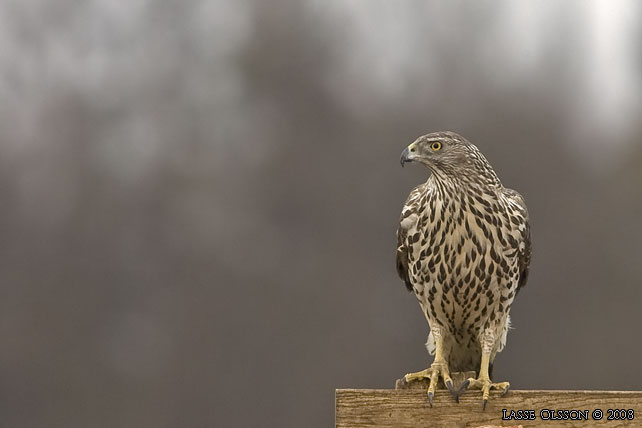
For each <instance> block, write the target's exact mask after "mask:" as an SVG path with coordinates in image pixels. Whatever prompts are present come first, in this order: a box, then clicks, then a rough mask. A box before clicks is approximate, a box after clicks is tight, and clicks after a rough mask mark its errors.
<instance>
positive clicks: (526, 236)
mask: <svg viewBox="0 0 642 428" xmlns="http://www.w3.org/2000/svg"><path fill="white" fill-rule="evenodd" d="M504 195H505V196H506V197H507V198H508V199H509V201H510V202H511V204H512V205H513V207H514V208H515V209H516V210H517V212H518V213H519V215H520V216H521V217H522V220H523V227H522V224H520V226H519V232H520V235H519V244H518V251H517V257H518V266H519V281H518V283H517V291H516V292H519V290H520V288H522V287H523V286H525V285H526V281H527V280H528V269H529V265H530V264H531V227H530V224H529V221H528V210H527V209H526V202H525V201H524V197H523V196H522V195H520V194H519V192H517V191H515V190H513V189H504ZM522 244H523V245H522Z"/></svg>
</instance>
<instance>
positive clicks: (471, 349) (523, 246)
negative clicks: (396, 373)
mask: <svg viewBox="0 0 642 428" xmlns="http://www.w3.org/2000/svg"><path fill="white" fill-rule="evenodd" d="M411 161H412V162H418V163H421V164H423V165H424V166H426V167H428V168H429V169H430V171H431V172H432V174H431V175H430V177H429V178H428V181H426V182H425V183H424V184H421V185H419V186H417V187H416V188H414V189H413V190H412V191H411V192H410V195H409V196H408V199H407V201H406V203H405V205H404V207H403V210H402V212H401V219H400V223H399V228H398V230H397V239H398V247H397V272H398V273H399V276H400V277H401V278H402V279H403V280H404V281H405V284H406V287H407V288H408V290H410V291H414V293H415V295H416V296H417V299H418V300H419V304H420V305H421V309H422V311H423V313H424V315H425V316H426V319H427V320H428V324H429V325H430V334H429V335H428V342H427V343H426V345H427V347H428V351H429V352H430V353H431V354H434V355H435V358H434V362H433V363H432V365H431V366H430V368H428V369H426V370H424V371H422V372H418V373H409V374H407V375H406V376H405V380H406V381H407V382H408V381H411V380H414V379H421V378H429V379H430V384H429V387H428V399H429V401H430V404H431V405H432V403H433V397H434V393H435V388H436V386H437V380H438V378H439V376H442V378H443V380H444V383H445V385H446V386H447V387H448V389H449V390H450V392H451V393H452V394H453V396H455V398H456V399H457V400H458V398H459V394H460V393H461V392H462V391H463V390H465V389H466V388H467V387H471V388H479V389H481V390H482V398H483V406H484V408H485V407H486V403H487V401H488V396H489V392H490V390H491V388H497V389H500V390H503V391H504V392H507V391H508V388H509V386H510V385H509V383H508V382H501V383H493V382H492V381H491V379H490V375H491V374H492V364H493V360H494V359H495V355H496V353H497V352H500V351H501V350H502V349H503V348H504V345H505V344H506V333H507V331H508V328H509V325H510V317H509V313H510V308H511V304H512V303H513V299H514V298H515V295H516V294H517V292H518V291H519V290H520V288H521V287H523V286H524V284H525V283H526V279H527V277H528V267H529V263H530V257H531V244H530V227H529V223H528V212H527V210H526V204H525V203H524V199H523V198H522V196H521V195H520V194H519V193H517V192H516V191H514V190H511V189H507V188H505V187H504V186H502V184H501V182H500V181H499V178H498V177H497V174H495V171H494V170H493V168H492V167H491V166H490V164H489V163H488V161H487V160H486V158H485V157H484V155H483V154H482V153H481V152H480V151H479V149H477V147H475V146H474V145H473V144H471V143H470V142H469V141H467V140H466V139H465V138H463V137H462V136H460V135H458V134H456V133H454V132H436V133H432V134H428V135H424V136H422V137H419V138H418V139H417V140H416V141H415V142H414V143H412V144H411V145H409V146H408V147H407V148H406V149H405V150H404V151H403V153H402V154H401V165H402V166H403V165H404V163H406V162H411ZM472 370H474V371H475V372H476V373H477V374H478V377H477V378H476V379H475V378H470V379H467V380H466V381H465V382H463V384H462V386H461V388H459V389H458V390H455V388H454V386H453V382H452V379H451V377H450V371H453V372H454V371H460V372H463V371H472Z"/></svg>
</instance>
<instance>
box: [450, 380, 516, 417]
mask: <svg viewBox="0 0 642 428" xmlns="http://www.w3.org/2000/svg"><path fill="white" fill-rule="evenodd" d="M468 388H472V389H481V391H482V399H483V407H482V410H486V404H487V403H488V397H489V396H490V390H491V389H498V390H500V391H502V397H503V396H504V395H506V393H507V392H508V390H509V389H510V383H508V382H497V383H495V382H491V380H490V378H489V377H482V376H480V377H478V378H477V379H475V378H468V379H466V380H465V381H464V382H463V383H462V384H461V386H460V387H459V391H458V394H461V393H462V392H464V391H465V390H467V389H468Z"/></svg>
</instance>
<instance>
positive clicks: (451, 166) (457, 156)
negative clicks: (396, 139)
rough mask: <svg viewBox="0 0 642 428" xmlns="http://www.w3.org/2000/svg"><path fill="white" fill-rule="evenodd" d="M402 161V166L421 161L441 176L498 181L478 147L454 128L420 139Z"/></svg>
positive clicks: (404, 152)
mask: <svg viewBox="0 0 642 428" xmlns="http://www.w3.org/2000/svg"><path fill="white" fill-rule="evenodd" d="M400 161H401V166H404V164H405V163H407V162H418V163H420V164H422V165H424V166H427V167H428V168H430V170H431V171H432V172H433V173H434V174H435V175H437V176H438V177H441V178H447V179H456V180H460V181H461V180H462V179H463V180H465V181H479V180H480V179H481V180H483V181H485V182H488V181H497V182H498V181H499V180H498V179H497V176H496V175H495V172H494V171H493V169H492V167H491V166H490V164H489V163H488V161H487V160H486V158H485V157H484V155H483V154H482V153H481V152H480V151H479V149H477V147H476V146H475V145H474V144H471V143H470V142H469V141H468V140H466V139H465V138H464V137H462V136H461V135H459V134H457V133H455V132H451V131H445V132H433V133H431V134H426V135H423V136H421V137H419V138H417V139H416V140H415V141H414V142H413V143H412V144H411V145H409V146H408V147H406V148H405V149H404V151H403V152H401V158H400Z"/></svg>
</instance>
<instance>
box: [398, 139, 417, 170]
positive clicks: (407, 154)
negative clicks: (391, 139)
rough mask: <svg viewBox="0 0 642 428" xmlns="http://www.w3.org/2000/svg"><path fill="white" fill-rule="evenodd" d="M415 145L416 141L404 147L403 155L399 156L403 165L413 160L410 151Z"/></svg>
mask: <svg viewBox="0 0 642 428" xmlns="http://www.w3.org/2000/svg"><path fill="white" fill-rule="evenodd" d="M414 146H415V143H412V144H411V145H409V146H408V147H406V148H405V149H403V152H401V157H400V158H399V162H401V166H402V167H403V165H404V164H405V163H407V162H412V159H413V158H412V154H411V153H410V151H411V150H413V149H414ZM413 151H414V150H413Z"/></svg>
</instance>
